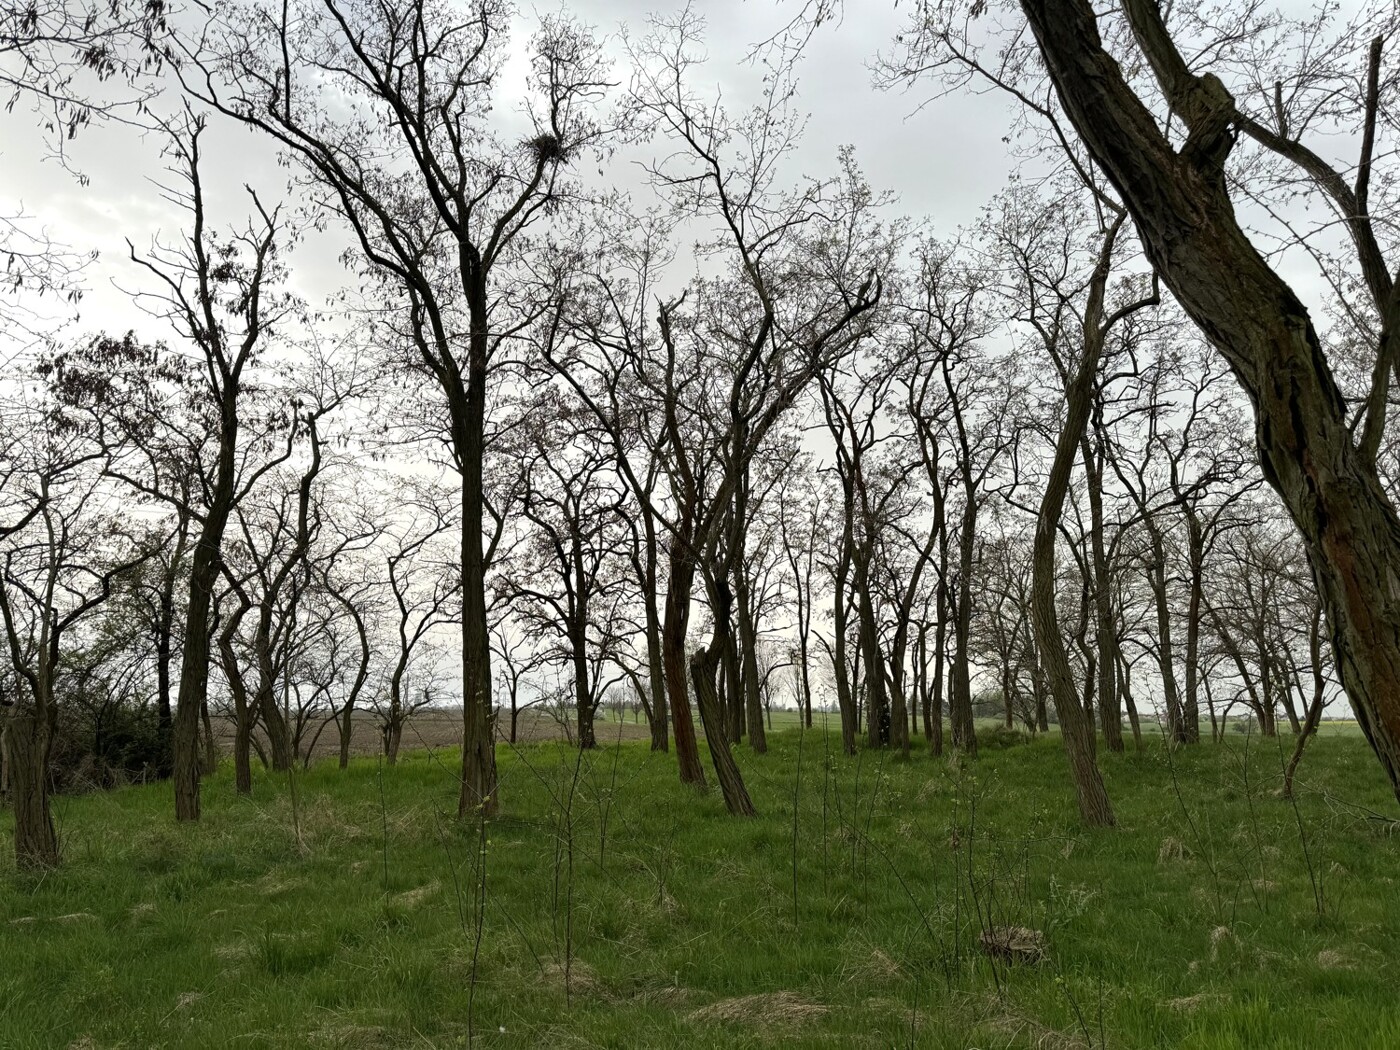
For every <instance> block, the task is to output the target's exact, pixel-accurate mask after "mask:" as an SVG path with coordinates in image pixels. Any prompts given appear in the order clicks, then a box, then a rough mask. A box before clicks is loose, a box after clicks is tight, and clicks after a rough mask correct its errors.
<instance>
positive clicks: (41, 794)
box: [5, 707, 59, 871]
mask: <svg viewBox="0 0 1400 1050" xmlns="http://www.w3.org/2000/svg"><path fill="white" fill-rule="evenodd" d="M5 743H6V755H5V771H6V775H7V776H8V778H9V785H10V805H11V807H12V809H13V810H14V820H15V863H16V864H17V865H18V866H19V868H20V870H21V871H42V870H46V869H48V868H53V867H57V866H58V860H59V856H58V832H57V831H56V830H55V828H54V824H53V812H52V810H51V809H50V808H49V751H50V748H51V746H52V743H53V726H52V725H51V724H50V721H49V719H48V718H45V717H44V715H43V714H41V713H40V712H38V711H36V710H34V709H33V708H32V707H30V708H28V709H26V710H22V711H20V712H19V713H17V714H13V715H11V716H10V719H9V726H8V728H7V729H6V732H5Z"/></svg>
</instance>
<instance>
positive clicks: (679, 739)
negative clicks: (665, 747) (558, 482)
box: [661, 539, 723, 788]
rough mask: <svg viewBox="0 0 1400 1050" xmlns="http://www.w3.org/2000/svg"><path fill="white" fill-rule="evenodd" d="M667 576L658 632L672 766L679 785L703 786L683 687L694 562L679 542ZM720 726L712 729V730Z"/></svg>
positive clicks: (686, 691) (687, 691) (687, 694)
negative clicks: (667, 701) (672, 738)
mask: <svg viewBox="0 0 1400 1050" xmlns="http://www.w3.org/2000/svg"><path fill="white" fill-rule="evenodd" d="M670 562H671V565H670V570H671V571H670V574H669V576H668V577H667V580H666V619H665V621H664V622H663V625H662V628H661V655H662V665H663V668H664V672H665V675H666V692H667V695H668V697H669V699H670V705H671V725H672V727H673V729H674V730H675V738H676V762H677V765H678V766H679V767H680V775H681V783H682V784H694V785H695V786H696V787H701V788H703V787H704V786H705V767H704V766H702V765H701V764H700V745H699V742H698V741H697V740H696V738H695V721H694V719H692V718H691V716H690V689H689V686H688V685H687V683H686V678H687V668H686V660H685V635H686V627H687V625H688V622H689V619H690V591H691V588H692V587H693V586H694V584H695V562H694V560H693V558H692V557H691V556H690V555H689V554H688V553H687V552H686V551H685V545H684V544H683V543H682V542H680V540H679V539H677V540H675V541H673V543H672V546H671V558H670ZM722 725H723V723H722V722H721V723H720V724H718V725H716V727H715V728H716V730H718V729H720V728H722Z"/></svg>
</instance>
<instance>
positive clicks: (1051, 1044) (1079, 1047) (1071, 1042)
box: [987, 1012, 1089, 1050]
mask: <svg viewBox="0 0 1400 1050" xmlns="http://www.w3.org/2000/svg"><path fill="white" fill-rule="evenodd" d="M987 1025H988V1026H989V1027H990V1028H991V1029H992V1031H994V1032H996V1034H997V1037H998V1038H999V1039H1003V1040H1005V1042H1006V1045H1008V1046H1010V1045H1012V1044H1015V1045H1021V1046H1029V1047H1032V1048H1033V1050H1088V1047H1089V1044H1088V1043H1086V1042H1084V1040H1083V1039H1081V1038H1080V1037H1079V1036H1078V1035H1076V1034H1075V1033H1073V1032H1062V1031H1060V1030H1059V1029H1058V1028H1051V1027H1050V1026H1049V1025H1046V1024H1041V1023H1040V1022H1039V1021H1037V1020H1035V1019H1034V1018H1031V1017H1024V1016H1022V1015H1020V1014H1014V1013H1009V1012H1008V1013H1002V1014H999V1015H997V1016H996V1017H993V1018H990V1019H989V1020H988V1021H987Z"/></svg>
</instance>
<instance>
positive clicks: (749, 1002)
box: [687, 992, 830, 1026]
mask: <svg viewBox="0 0 1400 1050" xmlns="http://www.w3.org/2000/svg"><path fill="white" fill-rule="evenodd" d="M829 1012H830V1007H827V1006H824V1005H822V1004H821V1003H814V1002H811V1001H810V1000H808V999H804V998H802V997H801V996H800V995H798V994H797V993H796V992H762V993H759V994H757V995H740V996H737V997H735V998H733V999H721V1000H719V1001H718V1002H714V1003H711V1004H710V1005H709V1006H702V1007H701V1008H700V1009H698V1010H695V1011H693V1012H692V1013H691V1014H690V1015H689V1016H688V1017H687V1020H690V1021H698V1022H701V1023H703V1024H712V1023H715V1022H720V1023H723V1024H746V1025H761V1026H773V1025H781V1026H792V1025H799V1024H802V1023H804V1022H806V1021H812V1020H815V1019H816V1018H818V1017H825V1016H826V1015H827V1014H828V1013H829Z"/></svg>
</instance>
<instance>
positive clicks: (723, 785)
mask: <svg viewBox="0 0 1400 1050" xmlns="http://www.w3.org/2000/svg"><path fill="white" fill-rule="evenodd" d="M718 641H719V640H718V639H715V640H714V641H713V642H712V643H711V646H710V648H708V649H706V648H705V647H703V646H702V647H701V648H699V649H697V650H696V651H695V653H694V654H693V655H692V656H691V658H690V673H691V675H692V676H693V678H694V682H695V699H696V703H697V705H698V706H699V708H700V721H701V723H702V724H703V725H704V729H705V740H706V742H707V743H708V744H709V745H710V760H711V761H712V762H713V763H714V767H715V779H716V780H718V781H719V788H720V792H721V793H722V794H723V795H724V806H725V808H726V809H728V810H729V812H730V813H733V814H734V815H735V816H740V817H752V816H756V815H757V813H758V811H757V810H755V809H754V807H753V800H752V799H750V798H749V792H748V789H747V788H745V787H744V778H743V777H742V775H740V773H739V766H738V764H737V763H736V762H735V761H734V753H733V751H732V750H731V749H730V745H729V738H728V736H727V735H726V734H725V731H724V727H723V724H722V719H723V717H724V714H723V711H722V710H721V708H720V705H719V694H718V693H717V692H716V691H715V673H716V671H717V670H718V669H719V656H718V654H717V653H716V652H715V648H716V645H717V644H718Z"/></svg>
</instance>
